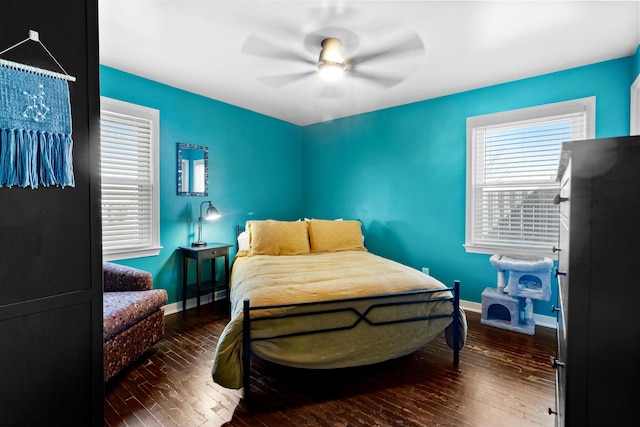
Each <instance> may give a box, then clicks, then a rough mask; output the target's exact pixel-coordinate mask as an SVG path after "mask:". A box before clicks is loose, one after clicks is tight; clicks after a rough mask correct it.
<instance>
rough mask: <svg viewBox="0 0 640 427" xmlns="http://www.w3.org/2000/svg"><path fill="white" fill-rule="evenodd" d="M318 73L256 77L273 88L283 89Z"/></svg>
mask: <svg viewBox="0 0 640 427" xmlns="http://www.w3.org/2000/svg"><path fill="white" fill-rule="evenodd" d="M315 73H316V71H315V70H313V71H303V72H299V73H290V74H281V75H277V76H262V77H256V79H258V80H259V81H261V82H262V83H264V84H266V85H268V86H271V87H282V86H286V85H288V84H291V83H293V82H295V81H298V80H302V79H304V78H306V77H309V76H311V75H313V74H315Z"/></svg>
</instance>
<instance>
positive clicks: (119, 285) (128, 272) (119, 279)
mask: <svg viewBox="0 0 640 427" xmlns="http://www.w3.org/2000/svg"><path fill="white" fill-rule="evenodd" d="M102 277H103V288H102V289H103V291H104V292H118V291H120V292H121V291H148V290H150V289H152V287H153V278H152V276H151V273H149V272H148V271H144V270H140V269H137V268H133V267H129V266H126V265H120V264H115V263H112V262H104V263H102Z"/></svg>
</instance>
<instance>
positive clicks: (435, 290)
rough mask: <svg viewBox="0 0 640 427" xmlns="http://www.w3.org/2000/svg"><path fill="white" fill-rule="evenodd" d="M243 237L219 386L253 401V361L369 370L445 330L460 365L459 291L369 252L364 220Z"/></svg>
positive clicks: (291, 225) (309, 223) (279, 225)
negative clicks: (253, 358) (251, 389)
mask: <svg viewBox="0 0 640 427" xmlns="http://www.w3.org/2000/svg"><path fill="white" fill-rule="evenodd" d="M240 231H241V229H240V228H239V227H238V252H237V254H236V257H235V259H234V262H233V267H232V270H231V282H230V304H231V309H230V310H231V311H230V321H229V323H228V324H227V326H226V327H225V329H224V331H223V332H222V334H221V336H220V339H219V340H218V345H217V348H216V356H215V360H214V365H213V369H212V376H213V380H214V381H215V382H216V383H218V384H220V385H222V386H224V387H227V388H233V389H239V388H243V391H244V395H245V398H247V397H248V396H249V391H250V377H251V375H250V370H251V356H257V357H260V358H262V359H265V360H268V361H271V362H274V363H278V364H281V365H286V366H291V367H298V368H308V369H334V368H345V367H353V366H361V365H370V364H374V363H378V362H382V361H385V360H389V359H393V358H398V357H401V356H404V355H407V354H409V353H412V352H414V351H416V350H418V349H419V348H421V347H423V346H424V345H425V344H426V343H428V342H429V341H431V340H432V339H433V338H435V337H436V336H438V335H441V333H442V332H443V331H445V334H444V335H445V337H446V340H447V344H448V345H449V347H450V348H451V349H452V350H453V363H454V364H457V363H458V361H459V351H460V349H461V348H462V346H463V345H464V342H465V339H466V318H465V315H464V312H463V311H462V310H461V309H460V305H459V300H460V299H459V293H460V292H459V283H458V282H457V281H456V282H455V283H454V285H453V286H452V287H447V286H445V285H444V284H442V283H441V282H439V281H438V280H436V279H435V278H433V277H430V276H428V275H426V274H423V273H422V272H420V271H418V270H416V269H413V268H410V267H407V266H405V265H402V264H400V263H397V262H395V261H392V260H389V259H386V258H383V257H380V256H377V255H375V254H372V253H370V252H369V251H367V249H366V247H365V245H364V238H363V236H362V228H361V223H360V222H359V221H346V220H344V221H342V220H340V221H335V220H316V219H312V220H304V221H276V220H263V221H248V222H247V225H246V230H245V231H243V232H240Z"/></svg>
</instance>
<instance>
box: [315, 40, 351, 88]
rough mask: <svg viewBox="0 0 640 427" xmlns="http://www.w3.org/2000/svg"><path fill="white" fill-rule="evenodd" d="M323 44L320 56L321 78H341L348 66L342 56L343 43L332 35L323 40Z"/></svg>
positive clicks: (329, 79)
mask: <svg viewBox="0 0 640 427" xmlns="http://www.w3.org/2000/svg"><path fill="white" fill-rule="evenodd" d="M321 45H322V50H321V51H320V57H319V58H318V70H319V71H320V78H322V79H323V80H327V81H334V80H338V79H340V78H341V77H342V75H343V74H344V72H345V71H346V68H347V67H346V65H345V62H344V57H343V56H342V43H341V42H340V40H338V39H336V38H331V37H330V38H327V39H324V40H322V43H321Z"/></svg>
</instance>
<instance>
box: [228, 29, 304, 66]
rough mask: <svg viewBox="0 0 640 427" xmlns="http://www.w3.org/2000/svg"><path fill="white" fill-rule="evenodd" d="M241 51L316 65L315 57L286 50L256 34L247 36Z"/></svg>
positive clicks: (247, 53)
mask: <svg viewBox="0 0 640 427" xmlns="http://www.w3.org/2000/svg"><path fill="white" fill-rule="evenodd" d="M240 53H243V54H246V55H256V56H263V57H267V58H274V59H284V60H290V61H298V62H302V63H306V64H311V65H315V61H314V60H313V58H310V57H308V56H305V55H302V54H299V53H296V52H293V51H287V50H284V49H282V48H280V47H279V46H277V45H276V44H274V43H272V42H270V41H269V40H267V39H264V38H261V37H258V36H255V35H250V36H249V37H247V39H246V40H245V42H244V43H243V44H242V48H241V49H240Z"/></svg>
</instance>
